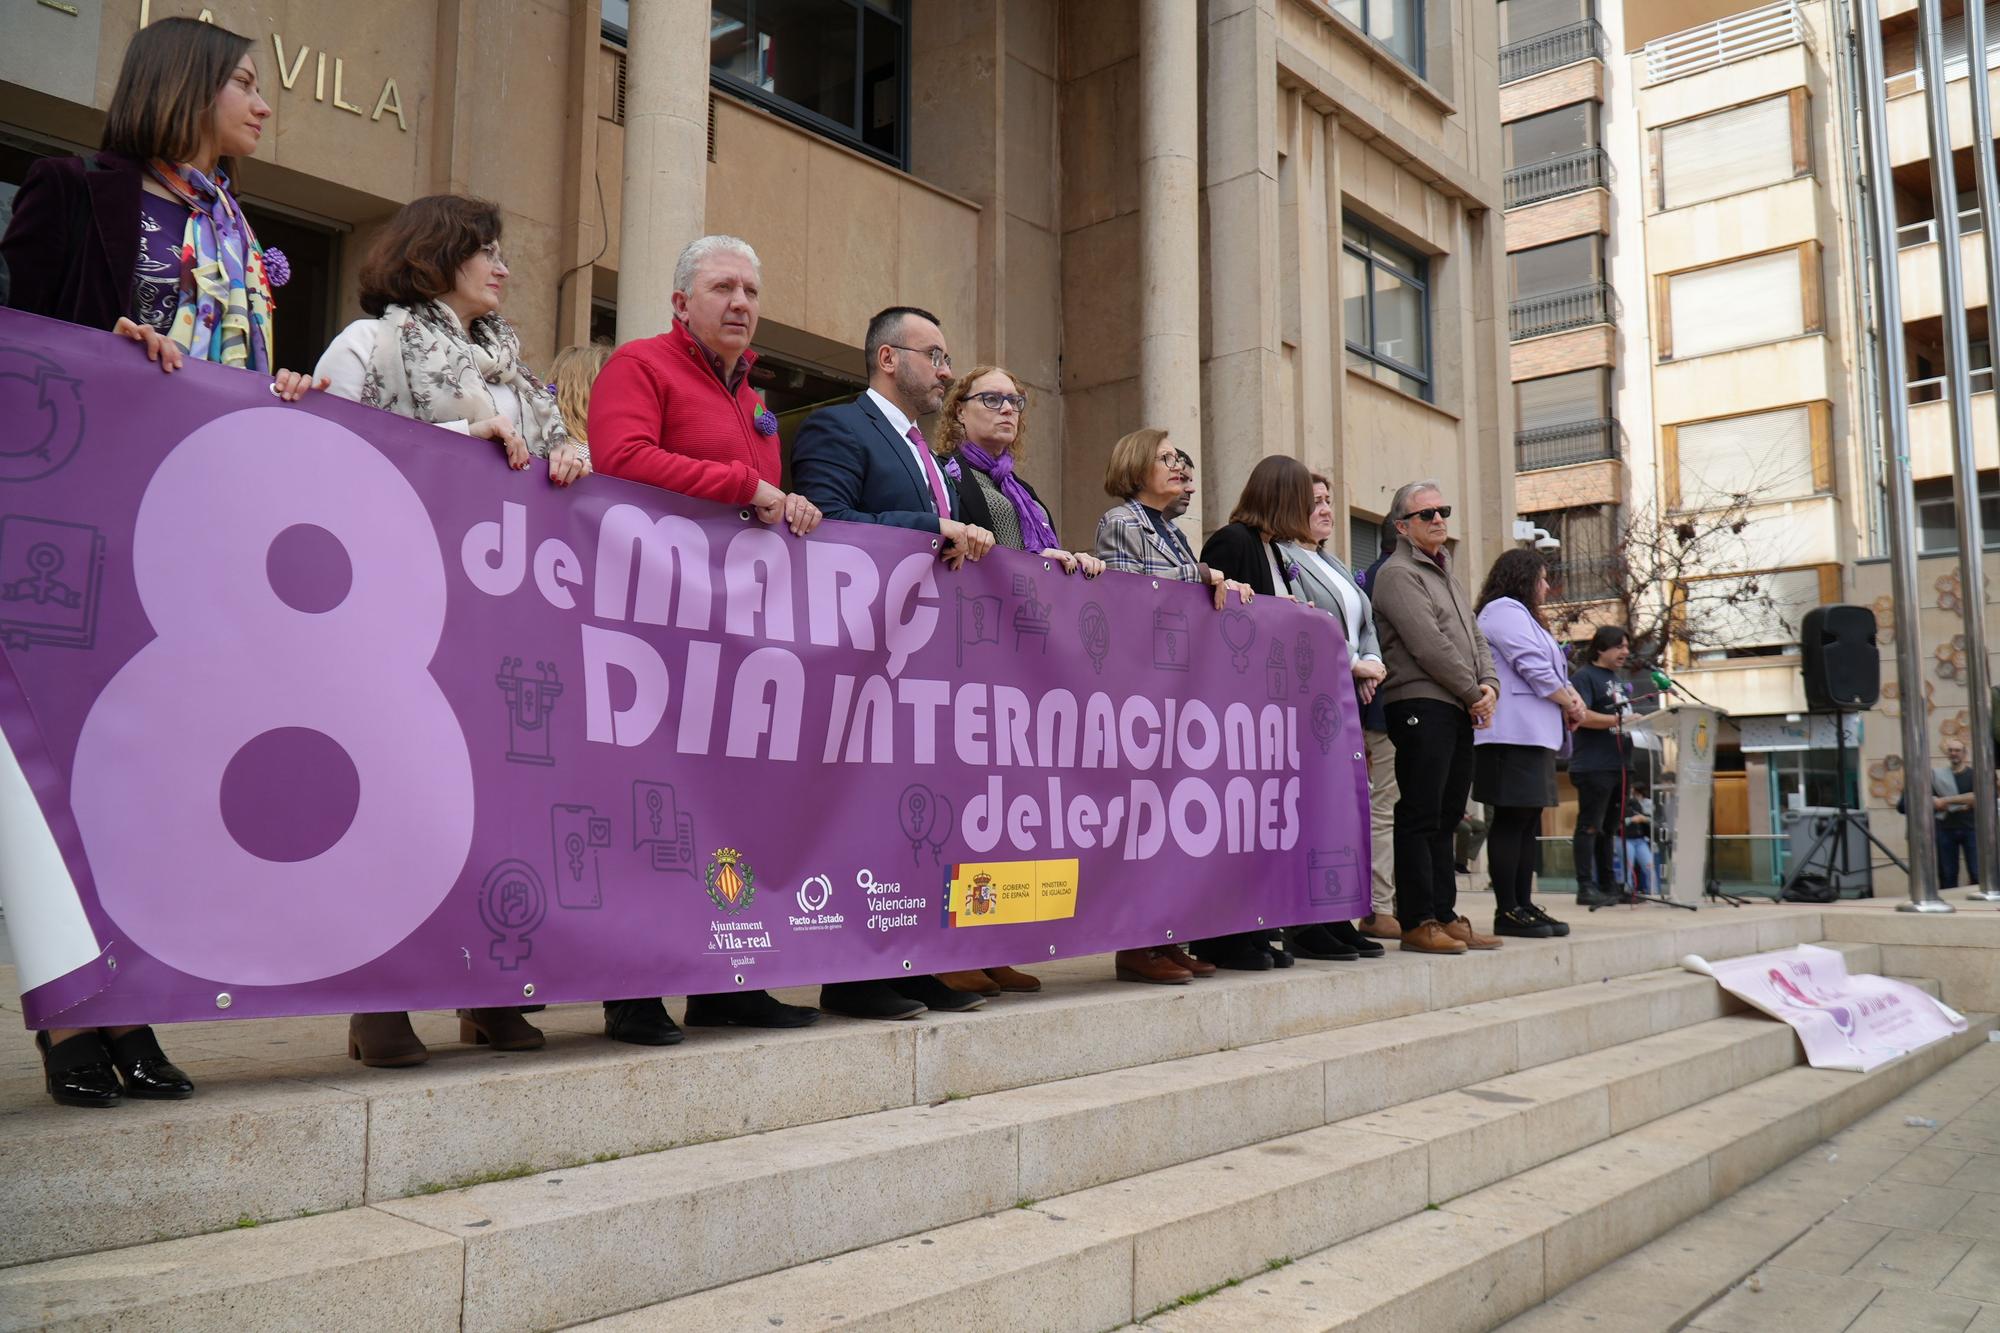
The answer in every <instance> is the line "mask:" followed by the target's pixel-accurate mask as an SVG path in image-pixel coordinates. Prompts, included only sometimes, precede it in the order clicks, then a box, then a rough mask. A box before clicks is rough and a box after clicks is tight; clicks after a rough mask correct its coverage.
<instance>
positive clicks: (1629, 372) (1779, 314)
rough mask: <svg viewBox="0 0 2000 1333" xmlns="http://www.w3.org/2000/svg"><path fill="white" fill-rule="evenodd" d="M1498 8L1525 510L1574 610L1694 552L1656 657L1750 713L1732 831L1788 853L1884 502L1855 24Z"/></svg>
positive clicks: (1720, 802) (1527, 0) (1718, 12)
mask: <svg viewBox="0 0 2000 1333" xmlns="http://www.w3.org/2000/svg"><path fill="white" fill-rule="evenodd" d="M1501 9H1502V11H1503V17H1502V27H1503V37H1504V38H1505V39H1509V40H1503V46H1502V49H1501V61H1502V66H1503V70H1505V69H1507V68H1508V66H1509V62H1510V60H1511V61H1513V62H1514V68H1513V72H1514V73H1515V75H1516V78H1515V80H1514V81H1513V82H1510V83H1508V84H1507V85H1505V86H1504V87H1503V89H1502V114H1503V117H1504V118H1505V119H1506V120H1507V121H1508V130H1509V136H1510V137H1509V146H1510V149H1511V150H1512V151H1511V155H1510V157H1509V159H1508V177H1507V179H1508V184H1509V187H1510V196H1509V202H1510V205H1512V207H1511V208H1510V211H1509V213H1508V220H1507V234H1508V251H1509V254H1508V260H1509V265H1510V268H1511V270H1512V275H1513V283H1514V289H1513V295H1514V305H1513V310H1512V313H1513V321H1512V332H1513V335H1514V337H1515V339H1516V341H1515V342H1514V344H1513V375H1514V390H1515V396H1516V404H1517V410H1518V412H1519V418H1520V431H1519V434H1517V437H1516V466H1517V468H1519V469H1520V472H1519V480H1518V481H1517V487H1518V494H1519V503H1520V506H1521V509H1522V511H1523V513H1524V515H1526V516H1528V517H1529V518H1530V519H1531V520H1532V521H1533V522H1534V523H1535V524H1536V525H1537V526H1539V527H1542V528H1545V529H1547V530H1548V531H1549V532H1550V533H1551V534H1552V535H1555V536H1557V537H1558V538H1560V539H1561V540H1562V542H1563V549H1562V552H1561V555H1560V557H1559V567H1560V569H1561V570H1562V574H1563V578H1562V580H1561V590H1560V591H1561V595H1562V596H1563V597H1564V598H1565V599H1567V600H1568V601H1570V602H1572V603H1589V602H1591V601H1592V600H1593V599H1597V598H1606V597H1610V596H1614V595H1615V594H1616V593H1617V591H1618V589H1619V588H1620V587H1621V586H1622V585H1623V584H1624V583H1626V582H1627V581H1629V580H1630V579H1631V578H1632V577H1633V574H1634V571H1635V570H1636V571H1642V572H1643V571H1646V570H1648V569H1649V568H1650V569H1651V571H1652V572H1656V573H1658V572H1661V571H1662V569H1663V567H1662V565H1661V563H1660V561H1659V560H1658V559H1657V558H1653V557H1650V556H1649V554H1648V552H1649V551H1651V550H1656V549H1658V548H1659V547H1660V546H1661V545H1662V544H1664V543H1672V542H1675V541H1681V540H1687V541H1691V542H1692V543H1693V547H1692V549H1693V550H1695V551H1696V552H1697V555H1698V558H1697V559H1694V560H1692V561H1689V562H1688V563H1687V564H1685V565H1684V566H1681V567H1678V568H1676V569H1675V570H1674V577H1673V579H1672V580H1671V581H1669V580H1667V579H1665V578H1664V577H1663V578H1662V579H1661V586H1658V587H1656V588H1654V589H1652V590H1651V593H1652V595H1653V596H1655V597H1657V598H1658V599H1659V600H1660V603H1661V604H1662V605H1665V604H1672V605H1674V606H1676V607H1677V608H1679V612H1678V614H1679V616H1680V623H1681V624H1682V626H1683V628H1684V633H1683V634H1682V635H1681V636H1680V637H1679V639H1678V641H1676V642H1675V643H1674V644H1672V645H1671V647H1670V648H1669V649H1668V653H1667V656H1668V660H1667V661H1663V662H1661V663H1660V664H1659V665H1661V666H1662V667H1664V668H1666V669H1668V670H1670V671H1672V673H1673V674H1674V675H1675V677H1676V678H1677V679H1679V680H1681V681H1682V682H1684V684H1685V685H1686V686H1687V688H1688V689H1689V691H1690V692H1692V693H1693V694H1695V695H1697V696H1698V697H1700V698H1703V699H1705V700H1707V701H1709V702H1711V703H1714V704H1715V705H1717V706H1719V707H1721V708H1724V709H1727V710H1728V711H1729V713H1730V714H1731V716H1732V718H1733V719H1734V722H1735V726H1734V727H1733V728H1732V729H1730V730H1728V731H1727V732H1726V735H1725V742H1724V744H1723V746H1722V748H1721V750H1720V753H1719V769H1720V771H1719V773H1718V779H1717V812H1716V826H1717V831H1718V832H1719V833H1722V834H1725V835H1744V834H1755V835H1764V836H1768V835H1773V834H1776V833H1778V832H1779V830H1780V827H1781V818H1780V812H1781V811H1782V809H1783V808H1784V807H1785V806H1786V805H1787V804H1790V803H1795V802H1801V801H1803V802H1806V803H1809V804H1830V803H1832V799H1833V796H1834V792H1833V790H1832V785H1833V777H1832V774H1833V772H1834V770H1835V768H1836V756H1835V755H1834V754H1833V751H1832V745H1833V740H1834V737H1833V733H1832V732H1831V731H1830V730H1828V729H1826V728H1823V727H1822V728H1818V729H1815V728H1814V727H1813V726H1812V725H1811V724H1810V723H1808V722H1807V721H1806V720H1805V719H1804V718H1803V716H1802V715H1803V713H1804V710H1805V697H1804V691H1803V688H1802V684H1801V680H1800V676H1799V669H1798V646H1797V645H1798V625H1799V620H1800V618H1801V617H1802V616H1803V614H1804V612H1805V611H1807V610H1809V609H1810V608H1811V607H1813V606H1816V605H1819V604H1821V603H1822V602H1829V601H1838V600H1841V599H1842V598H1843V597H1846V596H1849V595H1850V594H1849V590H1848V585H1849V583H1850V582H1851V580H1850V578H1849V576H1848V574H1847V573H1846V571H1847V570H1848V569H1849V568H1850V567H1851V566H1852V565H1853V563H1854V562H1855V560H1856V559H1857V558H1858V557H1860V556H1861V555H1863V554H1865V553H1866V552H1867V551H1868V550H1869V549H1870V548H1869V542H1870V541H1871V540H1872V539H1874V538H1875V536H1876V533H1875V526H1874V525H1875V514H1876V511H1877V510H1878V509H1879V503H1878V501H1877V500H1876V498H1875V497H1876V491H1875V489H1874V486H1873V480H1872V479H1873V478H1874V477H1875V476H1877V475H1878V474H1879V451H1878V450H1876V449H1874V448H1873V447H1872V446H1871V443H1870V442H1871V441H1873V440H1874V438H1875V434H1876V432H1875V431H1874V428H1873V421H1872V418H1871V417H1870V416H1869V415H1868V414H1867V413H1866V412H1864V411H1862V410H1861V408H1860V407H1859V404H1861V403H1862V402H1863V397H1862V394H1863V389H1864V387H1865V386H1864V383H1863V381H1864V379H1865V378H1866V376H1867V370H1868V367H1867V362H1866V357H1867V346H1866V343H1865V340H1864V339H1862V338H1860V337H1857V336H1856V333H1855V331H1856V329H1857V328H1859V327H1860V324H1859V322H1858V317H1857V313H1856V312H1857V306H1856V300H1857V291H1856V287H1855V283H1854V272H1855V267H1854V266H1855V263H1856V260H1857V256H1858V254H1859V253H1860V252H1859V250H1858V248H1857V243H1856V241H1857V238H1856V237H1855V236H1854V235H1853V233H1852V231H1851V227H1850V222H1851V219H1852V216H1853V209H1852V208H1851V206H1850V203H1849V200H1850V198H1851V197H1852V174H1851V171H1850V162H1851V158H1850V154H1851V153H1852V152H1853V148H1854V145H1853V142H1852V136H1851V135H1850V133H1849V132H1848V129H1847V124H1848V117H1849V116H1851V112H1852V101H1851V98H1850V97H1849V96H1848V94H1847V90H1846V88H1845V85H1844V82H1843V80H1844V78H1845V48H1844V41H1843V37H1842V33H1843V28H1842V26H1841V24H1842V17H1841V15H1840V14H1839V13H1836V12H1835V10H1836V4H1835V0H1803V2H1802V0H1784V2H1783V3H1779V4H1767V5H1762V6H1751V5H1742V4H1736V5H1731V4H1716V3H1705V4H1704V3H1697V2H1696V0H1687V2H1685V3H1675V2H1674V0H1643V2H1640V0H1634V2H1632V3H1618V0H1502V3H1501ZM1507 11H1513V13H1512V15H1510V14H1509V13H1508V12H1507ZM1559 61H1563V62H1565V63H1557V62H1559ZM1503 77H1504V75H1503ZM1604 618H1611V616H1610V611H1609V608H1608V607H1607V608H1606V611H1605V616H1604ZM1588 623H1589V619H1588V618H1586V620H1585V622H1584V625H1583V626H1580V627H1579V632H1581V630H1582V628H1585V627H1587V625H1588ZM1762 864H1764V865H1768V864H1769V860H1768V853H1767V855H1766V857H1765V858H1763V860H1762Z"/></svg>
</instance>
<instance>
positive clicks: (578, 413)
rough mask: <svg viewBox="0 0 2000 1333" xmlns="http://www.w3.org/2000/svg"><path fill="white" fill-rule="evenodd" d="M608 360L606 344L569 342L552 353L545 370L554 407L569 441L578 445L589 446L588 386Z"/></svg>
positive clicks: (600, 342) (609, 350)
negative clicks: (552, 358)
mask: <svg viewBox="0 0 2000 1333" xmlns="http://www.w3.org/2000/svg"><path fill="white" fill-rule="evenodd" d="M610 359H611V344H610V343H608V342H603V341H598V342H594V343H572V344H571V345H570V346H568V347H565V348H563V349H562V350H561V351H560V352H557V353H556V359H555V364H553V365H551V366H550V367H549V387H550V388H552V389H554V390H555V395H556V408H557V410H559V411H560V412H561V413H562V419H563V425H564V426H565V427H566V428H567V429H568V430H569V434H570V438H571V439H573V440H575V441H576V442H577V443H579V444H589V443H590V386H591V385H592V384H594V383H595V382H596V380H597V376H598V373H599V372H600V371H602V370H603V369H604V363H605V362H606V361H609V360H610Z"/></svg>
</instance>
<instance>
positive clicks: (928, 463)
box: [910, 423, 951, 518]
mask: <svg viewBox="0 0 2000 1333" xmlns="http://www.w3.org/2000/svg"><path fill="white" fill-rule="evenodd" d="M910 443H911V444H914V445H916V446H917V455H918V457H920V458H922V459H923V460H924V475H925V476H927V477H929V478H930V482H931V499H932V501H934V502H935V503H936V505H937V511H938V517H939V518H950V517H951V501H950V500H949V499H947V498H946V497H945V493H944V474H943V473H942V472H939V471H938V465H937V460H936V459H934V458H932V457H931V446H930V444H929V442H928V441H926V440H925V439H924V433H923V432H922V431H920V430H918V429H917V427H916V425H915V423H912V424H911V426H910Z"/></svg>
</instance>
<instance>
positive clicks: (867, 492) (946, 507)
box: [792, 306, 993, 1018]
mask: <svg viewBox="0 0 2000 1333" xmlns="http://www.w3.org/2000/svg"><path fill="white" fill-rule="evenodd" d="M864 348H865V351H866V354H867V357H868V392H866V393H864V394H862V395H861V396H860V397H859V398H857V399H855V400H854V401H853V402H851V403H842V404H840V405H839V406H837V407H825V408H821V409H820V410H819V411H817V412H815V413H813V414H812V415H811V416H809V417H807V418H806V420H805V424H804V425H802V426H800V427H799V433H798V437H797V438H796V439H795V440H793V441H792V484H793V489H795V490H796V491H797V492H798V493H799V494H801V495H803V496H805V497H806V499H808V500H810V501H812V503H814V504H815V505H818V506H819V509H820V512H821V513H822V514H824V515H825V516H826V517H827V518H831V519H840V520H843V521H845V522H848V523H886V524H889V525H890V526H892V527H898V528H913V529H915V530H917V531H919V532H934V533H936V534H938V536H939V537H941V538H943V542H942V544H941V546H940V547H939V558H940V559H942V560H943V561H944V562H945V563H946V564H947V565H949V566H950V567H951V568H953V569H957V568H959V567H960V566H961V565H963V564H964V563H965V562H966V561H967V560H977V559H979V558H980V557H981V556H983V555H985V554H986V553H987V552H988V551H990V550H992V549H993V534H992V533H990V532H988V531H987V530H986V529H984V528H981V527H976V526H974V525H973V524H970V523H966V522H964V521H962V520H961V519H960V518H959V517H958V490H957V488H956V487H954V486H951V485H948V484H947V483H946V481H945V476H944V470H943V469H942V468H941V467H939V466H938V462H937V459H935V458H934V457H932V456H931V448H930V442H929V441H928V440H926V439H925V438H924V433H923V431H922V430H921V429H920V428H919V427H918V426H917V418H918V417H922V416H928V415H930V414H931V413H933V412H935V411H937V410H938V408H939V407H940V406H941V405H942V404H943V403H944V394H945V390H946V389H947V388H948V387H949V386H950V384H951V352H950V350H949V349H948V348H947V347H946V346H945V340H944V330H943V329H941V328H939V327H938V320H937V316H936V315H933V314H931V313H930V312H929V311H927V310H919V309H917V308H916V307H914V306H891V307H890V308H889V309H887V310H884V311H883V312H882V313H880V314H879V315H877V316H875V318H873V319H871V320H869V321H868V336H867V339H866V341H865V343H864ZM979 980H980V983H981V984H982V985H984V984H985V979H984V977H981V978H980V979H979ZM984 1003H985V999H984V998H983V997H982V996H980V995H976V994H971V993H968V992H967V991H962V990H955V989H953V988H952V987H951V986H948V985H946V984H945V981H944V980H942V979H940V978H938V977H932V976H920V977H907V978H902V977H899V978H895V979H893V980H889V981H845V982H838V983H835V984H832V985H827V986H822V987H821V988H820V992H819V1007H820V1008H822V1009H824V1010H826V1011H827V1012H828V1013H830V1014H846V1015H848V1016H849V1017H851V1018H913V1017H915V1016H916V1015H918V1014H920V1013H922V1012H923V1011H924V1010H925V1009H926V1008H930V1009H940V1010H949V1011H956V1010H964V1009H977V1008H978V1007H979V1006H980V1005H982V1004H984Z"/></svg>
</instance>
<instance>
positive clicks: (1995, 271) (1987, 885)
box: [1939, 0, 2000, 903]
mask: <svg viewBox="0 0 2000 1333" xmlns="http://www.w3.org/2000/svg"><path fill="white" fill-rule="evenodd" d="M1965 40H1966V47H1965V49H1966V50H1967V51H1968V52H1970V51H1979V52H1984V51H1985V50H1986V6H1985V4H1984V3H1981V2H1980V0H1973V2H1972V3H1969V4H1967V5H1966V7H1965ZM1968 68H1969V72H1970V73H1971V77H1970V78H1968V79H1967V80H1966V83H1967V85H1968V87H1969V88H1970V89H1971V91H1972V160H1973V162H1974V164H1975V168H1976V174H1977V176H1978V178H1979V216H1980V221H1981V225H1980V231H1981V232H1982V233H1984V236H1983V239H1984V240H1985V242H1986V311H1987V337H1988V339H1991V338H1992V336H1993V333H1992V331H1993V319H1994V312H1996V311H2000V227H1995V226H1994V225H1993V219H1994V218H2000V171H1996V170H1995V168H1994V164H1993V108H1992V96H1991V94H1990V92H1989V90H1988V88H1987V83H1986V79H1987V75H1986V62H1985V60H1983V59H1974V60H1971V61H1969V62H1968ZM1939 87H1940V89H1942V85H1939ZM1939 100H1940V101H1942V100H1944V99H1943V98H1942V97H1940V98H1939ZM1953 184H1954V185H1956V184H1957V182H1956V181H1954V182H1953ZM1957 207H1958V201H1957V199H1956V198H1954V199H1953V201H1952V208H1953V209H1954V210H1956V209H1957ZM1952 216H1953V217H1954V219H1955V218H1956V217H1957V213H1956V211H1954V212H1953V214H1952ZM1956 316H1957V318H1958V320H1959V321H1960V323H1961V324H1962V323H1963V322H1964V320H1965V317H1966V316H1965V310H1964V308H1963V307H1962V306H1961V307H1959V308H1958V309H1957V310H1956ZM1968 378H1969V376H1968ZM1991 397H1992V399H1993V402H1994V404H1995V412H1996V416H2000V393H1995V394H1993V395H1991ZM1966 433H1967V434H1968V435H1970V434H1971V432H1970V431H1969V430H1968V431H1967V432H1966ZM1960 467H1961V469H1963V468H1964V467H1965V464H1963V463H1961V464H1960ZM1973 489H1974V490H1977V489H1978V488H1977V487H1976V486H1975V487H1974V488H1973ZM1974 563H1980V562H1978V561H1975V562H1974ZM1984 611H1985V608H1984V607H1983V606H1975V605H1974V604H1973V603H1971V602H1967V603H1966V616H1967V619H1968V620H1978V621H1979V622H1980V630H1981V632H1982V637H1981V638H1980V639H1977V640H1975V639H1973V638H1972V635H1971V633H1970V631H1968V632H1967V634H1966V643H1967V645H1968V646H1967V648H1966V658H1967V665H1970V659H1971V657H1972V654H1973V652H1974V651H1975V649H1974V648H1973V647H1972V646H1971V645H1973V644H1975V643H1976V644H1978V648H1977V650H1976V651H1977V652H1978V653H1979V659H1980V661H1979V664H1980V668H1981V670H1980V672H1979V674H1978V675H1977V676H1975V677H1974V679H1973V682H1972V683H1971V684H1969V685H1968V688H1970V689H1973V690H1975V691H1976V693H1975V694H1974V695H1973V697H1972V711H1971V717H1972V737H1971V739H1970V741H1969V743H1968V744H1967V747H1966V748H1967V749H1969V750H1971V751H1972V752H1973V753H1974V754H1975V755H1976V756H1978V757H1977V758H1976V759H1974V761H1973V768H1974V771H1975V772H1976V773H1980V774H1987V773H1991V772H1992V771H1993V763H1992V754H1993V730H1992V726H1993V719H1992V716H1991V713H1992V699H1993V696H1992V693H1991V692H1990V691H1989V690H1987V689H1986V688H1985V686H1984V679H1985V671H1984V668H1985V665H1986V647H1985V640H1984V638H1983V633H1984V630H1985V616H1984V614H1983V613H1984ZM1974 782H1975V786H1974V790H1976V791H1979V792H1980V793H1981V794H1980V796H1979V797H1978V799H1979V801H1980V803H1981V807H1982V808H1981V809H1980V810H1978V811H1976V812H1975V815H1974V818H1975V820H1976V819H1977V816H1978V815H1980V814H1989V813H1991V811H1990V809H1989V808H1988V807H1990V806H1991V805H1992V804H1993V797H1992V795H1991V794H1990V793H1988V792H1986V791H1985V790H1984V789H1983V788H1980V787H1978V786H1977V778H1975V779H1974ZM1994 819H1995V822H1996V823H2000V815H1996V816H1995V817H1994ZM1974 837H1975V839H1976V840H1977V842H1978V846H1979V873H1978V874H1977V875H1975V876H1973V879H1974V883H1973V886H1972V893H1971V894H1970V895H1969V897H1970V898H1971V899H1972V901H1974V902H1989V903H1991V902H2000V860H1994V859H1989V858H1992V857H1994V855H1995V848H1996V844H2000V833H1995V834H1994V835H1993V836H1991V837H1989V836H1988V830H1987V829H1986V828H1985V826H1983V825H1982V826H1980V827H1979V828H1978V829H1977V830H1976V831H1975V833H1974Z"/></svg>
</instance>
